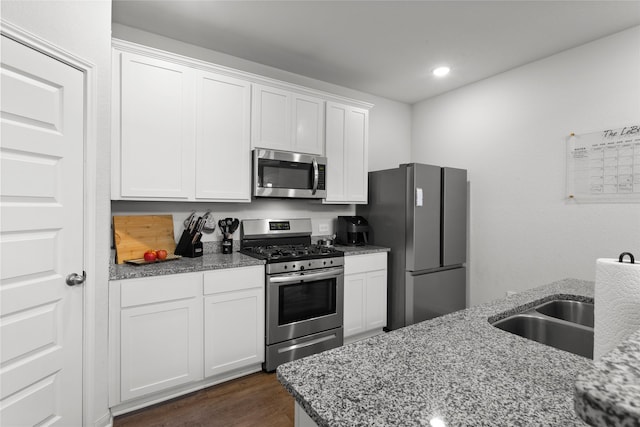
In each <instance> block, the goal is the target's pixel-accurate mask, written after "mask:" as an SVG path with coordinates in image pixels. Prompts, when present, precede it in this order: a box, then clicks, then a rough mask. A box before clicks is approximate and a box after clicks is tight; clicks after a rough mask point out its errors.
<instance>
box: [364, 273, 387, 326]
mask: <svg viewBox="0 0 640 427" xmlns="http://www.w3.org/2000/svg"><path fill="white" fill-rule="evenodd" d="M365 300H366V306H367V315H366V316H367V319H366V327H367V329H368V330H370V329H380V328H384V327H385V326H387V270H379V271H374V272H371V273H368V274H367V290H366V297H365Z"/></svg>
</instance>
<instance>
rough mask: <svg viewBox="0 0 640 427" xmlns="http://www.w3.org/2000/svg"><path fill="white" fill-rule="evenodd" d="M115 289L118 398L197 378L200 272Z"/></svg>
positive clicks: (199, 370) (135, 281)
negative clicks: (117, 293)
mask: <svg viewBox="0 0 640 427" xmlns="http://www.w3.org/2000/svg"><path fill="white" fill-rule="evenodd" d="M119 290H120V292H119V293H120V304H119V305H120V306H119V316H118V317H119V318H120V328H119V331H120V340H119V341H120V358H119V359H120V387H119V388H120V399H121V400H122V401H125V400H129V399H133V398H137V397H140V396H144V395H147V394H150V393H154V392H157V391H161V390H165V389H167V388H170V387H175V386H178V385H182V384H185V383H190V382H193V381H198V380H200V379H202V377H203V376H202V320H201V319H202V303H201V295H202V273H200V274H198V273H194V274H181V275H177V276H163V277H154V278H143V279H132V280H126V281H122V282H120V289H119ZM114 314H115V315H118V313H114Z"/></svg>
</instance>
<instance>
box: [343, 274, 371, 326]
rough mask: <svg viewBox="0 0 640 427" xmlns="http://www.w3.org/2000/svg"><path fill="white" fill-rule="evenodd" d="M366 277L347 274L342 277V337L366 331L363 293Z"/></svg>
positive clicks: (364, 275)
mask: <svg viewBox="0 0 640 427" xmlns="http://www.w3.org/2000/svg"><path fill="white" fill-rule="evenodd" d="M366 287H367V275H366V274H364V273H362V274H349V275H345V276H344V336H345V338H346V337H349V336H352V335H356V334H359V333H361V332H364V331H365V329H366V318H365V313H366V308H365V293H366Z"/></svg>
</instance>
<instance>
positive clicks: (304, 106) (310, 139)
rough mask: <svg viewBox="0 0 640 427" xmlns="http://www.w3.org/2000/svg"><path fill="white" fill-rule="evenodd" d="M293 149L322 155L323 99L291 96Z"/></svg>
mask: <svg viewBox="0 0 640 427" xmlns="http://www.w3.org/2000/svg"><path fill="white" fill-rule="evenodd" d="M292 123H293V130H292V131H293V136H292V137H293V151H295V152H298V153H309V154H318V155H322V153H323V152H324V101H323V100H322V99H320V98H314V97H311V96H303V95H294V96H293V117H292Z"/></svg>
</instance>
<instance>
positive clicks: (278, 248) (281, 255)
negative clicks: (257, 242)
mask: <svg viewBox="0 0 640 427" xmlns="http://www.w3.org/2000/svg"><path fill="white" fill-rule="evenodd" d="M240 252H241V253H243V254H245V255H249V256H252V257H254V258H259V259H264V260H267V262H280V261H296V260H306V259H318V258H334V257H341V256H344V253H343V252H342V251H339V250H337V249H335V248H331V247H327V246H320V245H312V244H308V245H307V244H299V245H267V246H254V247H249V248H243V249H242V250H240Z"/></svg>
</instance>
